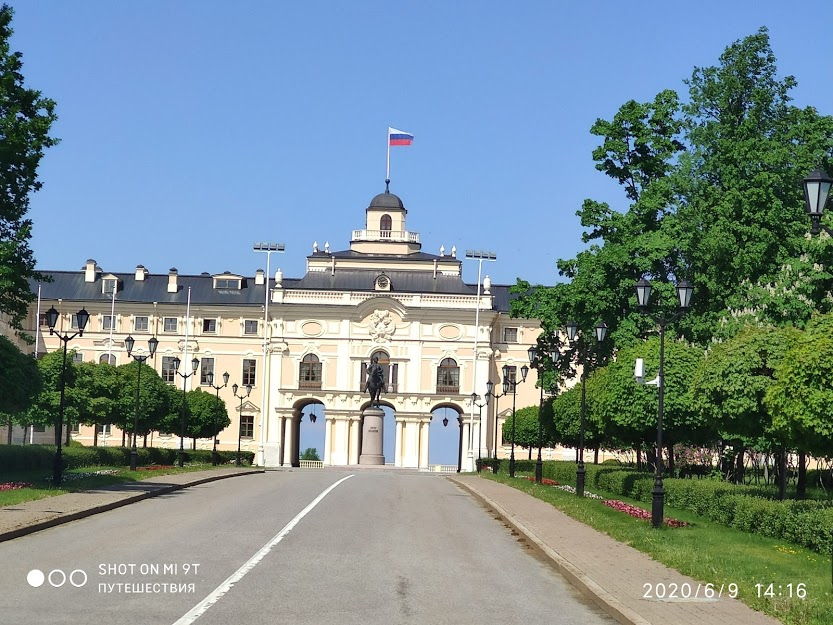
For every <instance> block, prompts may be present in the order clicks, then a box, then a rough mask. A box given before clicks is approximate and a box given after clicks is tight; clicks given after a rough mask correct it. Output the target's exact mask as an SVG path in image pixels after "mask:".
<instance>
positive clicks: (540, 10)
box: [11, 0, 833, 463]
mask: <svg viewBox="0 0 833 625" xmlns="http://www.w3.org/2000/svg"><path fill="white" fill-rule="evenodd" d="M11 4H12V6H13V7H14V8H15V9H16V14H15V19H14V22H13V27H14V29H15V35H14V37H13V41H12V44H13V48H14V49H16V50H19V51H21V52H22V53H23V55H24V75H25V77H26V80H27V83H28V84H29V85H30V86H32V87H35V88H37V89H40V90H41V91H42V92H43V93H44V94H45V95H47V96H49V97H51V98H53V99H54V100H55V101H56V102H57V105H58V108H57V112H58V115H59V116H60V119H59V121H58V122H57V124H56V125H55V127H54V134H55V135H56V136H57V137H59V138H60V139H61V144H60V145H59V146H58V147H56V148H53V149H51V150H50V151H49V152H48V155H47V156H46V158H45V159H44V161H43V163H42V167H41V169H40V178H41V180H42V181H43V182H44V188H43V190H42V191H41V192H39V193H37V194H35V195H34V197H33V199H32V210H31V212H30V217H31V218H32V219H33V220H34V236H33V239H32V247H33V249H34V252H35V256H36V258H37V261H38V266H39V268H41V269H65V270H67V269H68V270H73V269H79V268H80V267H81V266H82V265H83V264H84V262H85V261H86V259H87V258H94V259H96V260H97V261H98V263H99V265H100V266H101V267H102V268H103V269H104V270H105V271H131V270H132V269H133V268H134V267H135V266H136V265H137V264H143V265H145V266H146V267H147V268H148V269H149V270H150V271H151V272H152V273H165V272H167V270H168V269H169V268H170V267H176V268H178V269H179V271H180V272H181V273H194V274H196V273H201V272H203V271H208V272H211V273H215V272H222V271H225V270H229V271H232V272H235V273H242V274H244V275H253V273H254V271H255V269H257V268H259V267H263V268H265V258H264V255H263V254H256V253H254V252H253V251H252V243H253V242H255V241H273V242H282V243H285V244H286V253H285V254H284V255H278V256H276V257H273V259H272V260H273V263H274V264H273V269H274V268H276V266H280V267H281V268H282V269H283V271H284V275H285V276H287V277H300V276H301V275H302V274H303V271H304V266H305V264H304V263H305V257H306V255H307V254H309V253H310V252H311V250H312V243H313V241H318V243H319V245H321V246H322V247H323V244H324V243H325V242H329V243H330V246H331V249H332V250H342V249H346V248H347V247H348V245H349V239H350V234H351V230H353V229H358V228H362V227H363V226H364V209H365V208H366V207H367V204H368V202H369V200H370V199H371V198H372V197H373V196H374V195H375V194H376V193H379V192H381V191H382V190H384V177H385V151H386V133H387V128H388V126H393V127H395V128H399V129H401V130H404V131H407V132H410V133H413V134H414V135H415V140H414V144H413V146H411V147H400V148H392V150H391V179H392V183H391V190H392V191H393V192H394V193H397V194H398V195H399V196H400V197H402V199H403V200H404V202H405V205H406V207H407V208H408V224H407V225H408V229H409V230H411V231H416V232H419V233H420V235H421V237H422V242H423V250H424V251H426V252H430V253H438V251H439V248H440V245H444V246H445V248H446V250H450V249H451V247H452V246H453V245H456V247H457V249H458V250H460V251H461V252H462V251H464V250H466V249H471V248H474V249H482V250H489V251H493V252H496V253H497V255H498V262H496V263H489V264H488V265H487V267H486V268H487V271H488V272H489V274H490V275H491V277H492V280H493V282H496V283H513V282H514V281H515V279H516V278H517V277H523V278H525V279H527V280H530V281H531V282H533V283H544V284H552V283H553V282H555V281H556V280H558V276H557V272H556V269H555V261H556V260H557V259H558V258H570V257H572V256H574V255H575V254H576V252H577V251H579V250H580V249H581V247H582V244H581V240H580V233H581V228H580V225H579V221H578V218H577V217H576V215H575V212H576V210H577V209H578V208H579V207H580V206H581V203H582V201H583V199H584V198H588V197H591V198H594V199H597V200H605V201H609V202H610V203H611V205H613V206H614V207H616V208H620V209H624V208H625V207H626V202H625V198H624V196H623V194H622V193H621V192H620V190H619V188H618V187H617V186H616V185H615V184H614V183H613V182H611V181H608V179H607V178H606V177H605V176H603V175H602V174H601V173H599V172H597V171H596V170H595V169H594V164H593V161H592V159H591V151H592V149H593V148H594V147H595V146H596V145H597V143H598V138H596V137H593V136H592V135H590V133H589V128H590V126H591V125H592V124H593V122H594V121H595V120H596V119H597V118H599V117H601V118H605V119H610V118H611V117H612V116H613V114H614V113H615V112H616V110H617V109H618V108H619V107H620V106H621V105H622V104H623V103H624V102H626V101H627V100H630V99H636V100H639V101H647V100H650V99H652V98H653V97H654V95H656V93H657V92H659V91H660V90H662V89H666V88H671V89H675V90H677V91H678V92H679V93H680V94H681V96H683V97H685V95H686V89H685V85H684V84H683V80H684V79H686V78H688V77H690V76H691V72H692V70H693V68H694V67H695V66H700V67H702V66H709V65H715V64H717V61H718V57H719V55H720V54H721V53H722V52H723V50H724V49H725V47H726V46H727V45H729V44H730V43H732V42H733V41H735V40H737V39H740V38H742V37H745V36H747V35H751V34H753V33H754V32H756V30H757V29H758V28H759V27H761V26H766V27H768V29H769V32H770V37H771V44H772V47H773V50H774V52H775V55H776V57H777V59H778V65H779V70H780V74H781V76H784V75H788V74H791V75H793V76H795V77H796V78H797V80H798V88H797V89H795V90H794V91H793V97H794V98H795V101H796V103H797V104H798V105H800V106H806V105H813V106H816V107H817V108H818V109H819V110H820V111H821V112H822V113H825V114H833V75H831V71H830V60H831V58H833V40H832V39H831V37H830V25H831V24H833V2H831V1H830V0H804V1H803V2H800V3H789V2H786V1H784V0H755V1H752V0H745V1H741V0H701V1H699V2H697V3H692V2H671V1H668V0H650V1H648V0H646V1H636V2H609V1H608V2H605V1H602V2H595V3H586V2H558V1H554V0H546V1H544V0H541V1H527V2H506V1H505V0H502V1H494V0H477V1H476V2H475V1H474V0H471V1H469V2H443V1H440V0H427V1H397V2H393V1H390V0H387V1H382V0H376V1H365V0H353V1H350V2H346V1H336V0H331V1H308V2H291V3H290V2H279V1H269V2H267V1H260V2H237V3H234V2H228V1H227V0H226V1H223V2H220V1H216V0H178V1H177V2H162V1H155V2H150V1H144V2H126V1H124V2H112V1H110V0H97V1H91V0H87V1H84V2H66V1H65V0H37V1H34V0H26V1H12V2H11ZM476 276H477V266H476V264H475V263H466V264H465V267H464V277H465V279H466V280H468V281H471V282H473V281H474V280H476ZM452 429H453V428H452V427H451V426H449V428H447V430H448V431H451V430H452ZM432 431H433V428H432ZM452 439H454V437H453V436H452ZM432 440H433V439H432ZM452 443H453V444H452V445H451V446H452V448H453V447H454V444H456V441H454V440H452ZM303 446H304V442H303V441H302V447H303ZM451 456H452V457H450V458H448V457H444V458H443V459H442V461H443V462H449V463H453V462H455V461H456V453H453V454H451ZM432 461H439V460H435V459H433V458H432Z"/></svg>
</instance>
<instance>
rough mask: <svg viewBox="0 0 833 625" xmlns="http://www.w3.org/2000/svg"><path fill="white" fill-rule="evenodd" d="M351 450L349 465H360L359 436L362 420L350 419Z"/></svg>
mask: <svg viewBox="0 0 833 625" xmlns="http://www.w3.org/2000/svg"><path fill="white" fill-rule="evenodd" d="M349 423H350V449H349V454H348V464H359V434H360V431H361V427H362V421H361V419H360V418H357V417H351V418H350V422H349Z"/></svg>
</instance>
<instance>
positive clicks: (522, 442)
mask: <svg viewBox="0 0 833 625" xmlns="http://www.w3.org/2000/svg"><path fill="white" fill-rule="evenodd" d="M550 432H551V429H550V428H547V429H545V430H544V432H543V434H542V441H543V444H544V446H549V445H551V444H552V442H553V441H552V436H551V434H550ZM503 440H505V441H507V442H511V441H512V415H511V414H510V415H509V416H508V417H507V419H506V421H504V422H503ZM515 446H516V447H517V446H520V447H525V448H527V449H529V450H530V453H532V452H531V450H532V448H533V447H536V448H537V447H538V406H526V407H525V408H518V409H516V410H515Z"/></svg>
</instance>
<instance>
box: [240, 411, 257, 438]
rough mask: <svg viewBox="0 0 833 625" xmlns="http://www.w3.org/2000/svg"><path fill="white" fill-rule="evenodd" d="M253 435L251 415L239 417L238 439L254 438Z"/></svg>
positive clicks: (253, 427)
mask: <svg viewBox="0 0 833 625" xmlns="http://www.w3.org/2000/svg"><path fill="white" fill-rule="evenodd" d="M254 435H255V418H254V416H252V415H242V416H241V417H240V438H254Z"/></svg>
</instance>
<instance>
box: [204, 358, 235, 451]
mask: <svg viewBox="0 0 833 625" xmlns="http://www.w3.org/2000/svg"><path fill="white" fill-rule="evenodd" d="M228 378H229V375H228V371H226V372H225V373H224V374H223V385H222V386H214V372H213V371H209V372H208V373H206V374H205V380H206V382H208V386H210V387H211V388H213V389H214V390H215V391H217V401H218V402H219V401H220V389H221V388H225V387H226V386H228ZM218 434H219V432H218V431H217V415H216V414H215V415H214V436H213V438H214V447H213V448H212V449H211V464H213V465H214V466H215V467H216V466H217V465H218V464H220V456H219V455H218V454H217V435H218Z"/></svg>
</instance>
